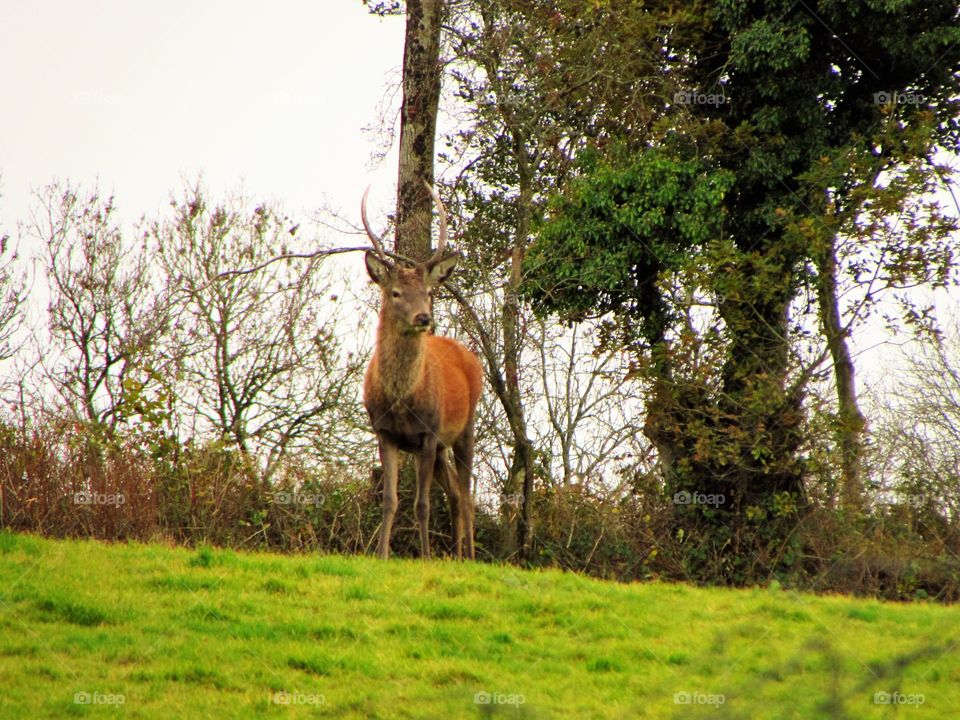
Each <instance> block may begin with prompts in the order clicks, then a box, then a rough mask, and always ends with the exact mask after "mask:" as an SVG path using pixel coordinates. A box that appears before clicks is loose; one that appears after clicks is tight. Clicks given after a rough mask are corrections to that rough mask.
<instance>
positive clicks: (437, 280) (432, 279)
mask: <svg viewBox="0 0 960 720" xmlns="http://www.w3.org/2000/svg"><path fill="white" fill-rule="evenodd" d="M459 259H460V256H459V255H457V254H456V253H454V254H453V255H447V256H446V257H442V258H440V259H439V260H435V261H434V262H432V263H429V264H428V265H427V278H426V280H425V284H426V286H427V287H430V288H433V287H437V286H438V285H440V284H441V283H444V282H446V281H447V279H448V278H449V277H450V276H451V275H452V274H453V268H454V267H456V265H457V260H459Z"/></svg>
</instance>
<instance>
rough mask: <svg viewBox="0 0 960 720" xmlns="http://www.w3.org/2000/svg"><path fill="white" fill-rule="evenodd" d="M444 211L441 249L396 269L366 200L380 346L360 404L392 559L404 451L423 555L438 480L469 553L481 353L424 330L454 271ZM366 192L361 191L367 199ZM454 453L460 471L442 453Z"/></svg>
mask: <svg viewBox="0 0 960 720" xmlns="http://www.w3.org/2000/svg"><path fill="white" fill-rule="evenodd" d="M431 193H433V196H434V199H435V201H436V203H437V207H438V209H439V210H440V239H439V240H438V243H437V245H438V247H437V252H436V253H435V254H434V256H433V257H432V258H431V259H430V260H428V261H427V262H425V263H418V264H417V265H415V266H414V267H402V266H400V265H398V264H396V263H393V262H391V261H390V260H388V259H387V257H386V255H385V253H384V252H383V250H382V247H381V245H380V239H379V238H378V237H377V236H376V235H375V234H374V233H373V232H372V231H371V230H370V227H369V225H368V223H367V219H366V203H365V202H364V204H363V205H362V206H361V209H362V216H363V221H364V227H365V228H366V229H367V233H368V234H369V235H370V239H371V240H372V241H373V244H374V248H376V250H377V252H376V253H372V252H368V253H367V256H366V264H367V271H368V273H369V274H370V277H371V278H372V279H373V280H374V282H376V283H377V284H378V285H379V286H380V288H381V290H382V300H381V309H380V323H379V326H378V327H377V345H376V349H375V351H374V354H373V359H372V360H371V361H370V365H369V367H368V368H367V373H366V376H365V378H364V385H363V402H364V405H365V406H366V409H367V413H368V414H369V415H370V422H371V425H372V426H373V430H374V432H375V433H376V435H377V442H378V445H379V449H380V462H381V464H382V465H383V524H382V526H381V528H380V545H379V550H378V552H379V555H380V557H382V558H387V557H389V555H390V534H391V531H392V528H393V519H394V517H395V515H396V511H397V480H398V474H399V457H398V456H399V453H400V451H404V452H408V453H412V454H414V455H415V456H416V458H417V508H416V510H417V522H418V524H419V526H420V544H421V551H422V554H423V557H424V558H429V557H430V537H429V518H430V485H431V483H432V481H433V479H434V478H436V479H437V480H438V482H440V484H441V485H442V487H443V489H444V492H445V493H446V495H447V499H448V501H449V503H450V515H451V517H452V519H453V533H454V545H455V547H456V553H457V557H461V556H462V554H463V547H462V546H463V541H466V546H467V547H466V554H467V556H468V557H470V558H473V557H474V547H473V498H472V492H471V487H470V476H471V472H472V468H473V444H474V432H473V425H474V416H475V413H476V407H477V402H478V400H479V398H480V392H481V387H482V383H483V369H482V368H481V366H480V361H479V360H477V357H476V356H475V355H474V354H473V353H472V352H470V351H469V350H467V349H466V348H465V347H464V346H463V345H461V344H460V343H458V342H457V341H456V340H453V339H451V338H446V337H437V336H435V335H431V334H429V330H430V328H431V327H432V324H433V318H432V314H431V313H432V302H431V294H432V292H433V291H434V290H435V289H436V288H437V287H438V286H439V285H440V284H441V283H443V282H444V281H445V280H446V279H447V278H448V277H449V275H450V273H451V272H452V271H453V267H454V265H455V264H456V261H457V256H456V255H452V256H450V255H448V256H443V247H444V244H445V240H446V217H445V212H444V210H443V205H442V203H440V200H439V197H437V195H436V193H435V191H433V189H432V188H431ZM365 200H366V195H364V201H365ZM448 448H449V449H451V450H452V451H453V457H454V464H455V465H456V472H453V470H452V469H451V468H450V465H449V463H448V462H447V460H446V458H445V457H444V455H445V452H446V450H447V449H448Z"/></svg>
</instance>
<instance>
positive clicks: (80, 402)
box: [26, 183, 166, 427]
mask: <svg viewBox="0 0 960 720" xmlns="http://www.w3.org/2000/svg"><path fill="white" fill-rule="evenodd" d="M26 232H27V234H28V235H31V236H33V237H35V238H37V239H39V240H41V241H42V242H43V243H44V254H43V258H42V259H43V261H44V264H45V269H46V277H47V282H48V285H49V290H50V304H49V307H48V331H49V334H50V339H51V341H52V343H53V347H54V348H55V352H50V353H44V355H43V356H42V358H41V360H42V365H43V367H44V371H45V373H46V375H47V377H49V379H50V380H51V381H52V383H53V386H54V388H55V389H56V391H57V393H58V395H59V397H60V398H61V400H62V401H63V403H64V404H65V406H66V407H67V408H69V410H70V412H71V413H72V414H73V415H74V417H76V418H82V419H84V420H87V421H89V422H92V423H96V424H98V425H103V426H107V427H115V426H116V424H117V422H119V421H120V419H121V415H122V403H123V398H124V387H125V382H126V380H127V379H128V377H129V376H130V374H131V373H132V372H134V369H135V367H136V366H137V364H138V363H141V362H145V361H146V360H147V358H148V356H149V355H150V353H151V352H152V350H153V348H154V346H155V345H156V343H157V341H158V339H159V338H160V336H161V335H162V333H163V332H164V329H165V327H166V314H165V305H164V302H163V301H162V300H161V299H160V297H159V295H157V293H156V292H155V289H154V288H153V287H152V285H151V273H150V265H149V257H150V252H149V250H148V248H147V246H146V245H145V244H144V245H142V246H141V247H140V248H133V247H131V246H130V245H129V244H127V243H126V242H125V241H124V236H123V231H122V229H121V225H120V222H119V220H118V219H117V217H116V212H115V205H114V202H113V198H112V197H106V198H104V197H101V195H100V194H99V192H98V191H97V190H96V188H94V189H93V190H92V191H91V192H89V193H87V194H86V195H84V194H83V192H82V191H81V190H80V189H78V188H74V187H71V186H70V185H69V184H61V183H54V184H52V185H50V186H48V187H47V188H45V189H44V190H42V191H40V192H39V193H38V194H37V207H35V208H34V211H33V213H32V217H31V220H30V222H29V224H28V226H27V227H26Z"/></svg>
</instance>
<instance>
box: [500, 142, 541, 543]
mask: <svg viewBox="0 0 960 720" xmlns="http://www.w3.org/2000/svg"><path fill="white" fill-rule="evenodd" d="M513 134H514V146H515V147H514V152H515V154H516V156H517V168H518V170H519V178H520V195H519V197H518V198H517V203H518V210H519V212H518V222H517V233H516V235H515V240H514V245H513V248H511V251H510V276H509V279H508V281H507V286H506V288H505V289H504V298H503V366H504V375H505V378H504V379H505V381H506V386H507V399H508V403H507V405H506V406H505V410H506V411H507V416H508V418H509V419H510V428H511V430H512V431H513V461H512V463H511V467H510V486H511V487H510V488H509V489H508V492H510V493H512V494H516V493H518V492H519V494H520V502H521V507H520V513H519V517H518V522H517V550H518V552H519V556H520V558H521V559H522V560H528V559H529V558H530V553H531V549H532V546H533V513H532V508H533V472H534V470H533V444H532V443H531V442H530V437H529V436H528V434H527V422H526V417H525V415H524V409H523V398H522V396H521V394H520V349H521V343H520V332H521V330H520V282H521V280H522V277H523V276H522V274H521V271H522V268H523V251H524V248H525V247H526V244H527V238H528V237H529V235H530V207H531V202H532V199H533V178H532V176H531V172H530V167H529V164H528V162H527V157H526V152H527V151H526V147H525V143H524V142H523V136H522V135H521V134H520V133H519V131H518V130H516V129H514V133H513Z"/></svg>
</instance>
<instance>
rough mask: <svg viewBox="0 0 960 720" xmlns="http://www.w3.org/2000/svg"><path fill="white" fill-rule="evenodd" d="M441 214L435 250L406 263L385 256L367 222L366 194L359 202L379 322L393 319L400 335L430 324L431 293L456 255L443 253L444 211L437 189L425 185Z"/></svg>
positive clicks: (454, 260) (414, 331) (453, 263)
mask: <svg viewBox="0 0 960 720" xmlns="http://www.w3.org/2000/svg"><path fill="white" fill-rule="evenodd" d="M427 187H428V189H429V190H430V194H431V196H432V197H433V201H434V203H436V205H437V209H438V211H439V214H440V234H439V236H438V238H437V250H436V252H435V253H434V254H433V256H432V257H431V258H430V259H429V260H427V261H426V262H421V263H416V264H414V265H413V266H408V265H407V264H406V263H400V262H394V261H393V260H390V258H389V257H387V254H386V252H384V250H383V243H382V241H381V239H380V237H378V236H377V235H376V233H374V232H373V230H371V229H370V224H369V222H368V221H367V193H369V192H370V188H367V191H366V192H365V193H364V194H363V201H362V202H361V203H360V216H361V218H362V219H363V227H364V229H365V230H366V231H367V235H368V236H369V237H370V242H372V243H373V247H374V250H373V251H371V250H368V251H367V253H366V264H367V273H369V275H370V278H371V279H372V280H373V281H374V282H375V283H376V284H377V285H379V286H380V289H381V292H382V301H381V303H382V304H381V322H392V323H393V324H394V325H395V329H396V330H397V331H398V332H400V333H401V334H403V335H409V334H415V333H421V332H426V331H427V330H429V329H430V328H431V327H432V326H433V302H432V295H433V292H434V291H435V290H436V289H437V288H438V287H439V286H440V285H441V284H442V283H443V282H444V281H445V280H447V278H449V277H450V275H451V274H452V273H453V268H454V266H456V264H457V260H458V259H459V256H458V255H457V254H456V253H453V254H444V249H445V247H446V243H447V213H446V210H445V208H444V207H443V203H442V202H441V201H440V196H439V195H438V194H437V191H436V190H435V189H434V188H433V187H431V186H430V185H427Z"/></svg>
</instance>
